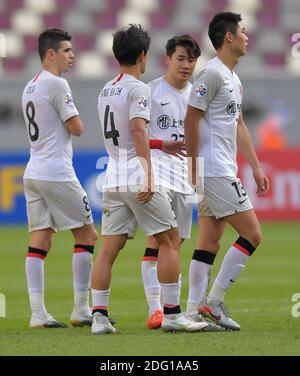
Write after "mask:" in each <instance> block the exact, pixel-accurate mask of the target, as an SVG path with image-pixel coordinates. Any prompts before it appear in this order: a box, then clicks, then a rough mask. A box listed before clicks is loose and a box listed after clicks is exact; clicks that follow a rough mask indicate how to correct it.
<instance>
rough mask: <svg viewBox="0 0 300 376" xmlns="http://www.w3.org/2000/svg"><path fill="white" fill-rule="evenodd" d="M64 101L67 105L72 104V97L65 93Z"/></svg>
mask: <svg viewBox="0 0 300 376" xmlns="http://www.w3.org/2000/svg"><path fill="white" fill-rule="evenodd" d="M65 102H66V104H67V105H68V106H74V102H73V98H72V95H71V94H69V93H68V94H66V95H65Z"/></svg>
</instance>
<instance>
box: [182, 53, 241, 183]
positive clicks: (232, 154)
mask: <svg viewBox="0 0 300 376" xmlns="http://www.w3.org/2000/svg"><path fill="white" fill-rule="evenodd" d="M242 96H243V88H242V84H241V81H240V80H239V78H238V76H237V75H236V74H235V72H232V71H231V70H230V69H229V68H228V67H227V66H226V65H225V64H223V63H222V61H221V60H220V59H219V58H218V57H215V58H213V59H211V60H209V61H208V62H207V64H206V66H205V68H204V70H202V71H201V72H200V73H199V74H198V75H197V76H196V78H195V82H194V85H193V88H192V90H191V95H190V99H189V102H188V104H189V105H190V106H192V107H195V108H199V109H200V110H202V111H205V116H204V119H202V120H201V124H200V145H199V157H204V176H210V177H219V176H236V174H237V162H236V153H237V140H236V137H237V124H238V119H239V116H240V112H241V110H242Z"/></svg>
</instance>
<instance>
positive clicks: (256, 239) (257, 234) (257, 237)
mask: <svg viewBox="0 0 300 376" xmlns="http://www.w3.org/2000/svg"><path fill="white" fill-rule="evenodd" d="M251 238H252V239H251V243H252V245H253V246H254V247H255V248H256V247H258V246H259V244H260V243H261V240H262V233H261V230H260V229H256V230H255V231H253V233H252V234H251Z"/></svg>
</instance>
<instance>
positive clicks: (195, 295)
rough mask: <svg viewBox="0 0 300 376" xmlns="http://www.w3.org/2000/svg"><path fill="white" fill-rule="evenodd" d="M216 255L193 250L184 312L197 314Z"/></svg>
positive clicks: (205, 292)
mask: <svg viewBox="0 0 300 376" xmlns="http://www.w3.org/2000/svg"><path fill="white" fill-rule="evenodd" d="M215 257H216V255H215V254H213V253H211V252H208V251H205V250H202V249H195V251H194V254H193V258H192V260H191V263H190V269H189V295H188V302H187V307H186V311H187V312H188V313H190V314H197V313H198V308H199V305H201V303H202V302H203V301H204V299H205V297H206V294H207V288H208V283H209V277H210V272H211V268H212V265H213V263H214V260H215Z"/></svg>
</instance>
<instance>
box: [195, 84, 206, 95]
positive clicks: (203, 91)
mask: <svg viewBox="0 0 300 376" xmlns="http://www.w3.org/2000/svg"><path fill="white" fill-rule="evenodd" d="M206 93H207V86H206V85H205V84H203V83H200V84H199V85H197V86H196V88H195V94H196V97H204V95H206Z"/></svg>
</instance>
